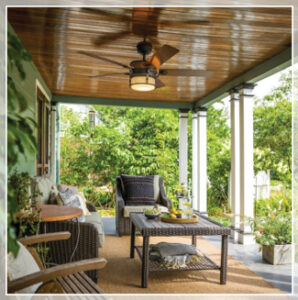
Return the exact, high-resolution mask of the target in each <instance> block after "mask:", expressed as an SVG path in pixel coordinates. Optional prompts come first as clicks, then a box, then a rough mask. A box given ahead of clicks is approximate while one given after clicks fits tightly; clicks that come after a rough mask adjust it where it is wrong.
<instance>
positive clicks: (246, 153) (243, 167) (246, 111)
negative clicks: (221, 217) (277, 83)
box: [239, 84, 254, 244]
mask: <svg viewBox="0 0 298 300" xmlns="http://www.w3.org/2000/svg"><path fill="white" fill-rule="evenodd" d="M253 87H254V85H252V84H244V85H242V86H241V87H240V89H239V94H240V100H239V123H240V126H239V130H240V131H239V133H240V213H241V216H242V217H241V219H242V221H244V222H241V224H240V229H241V233H240V235H239V241H240V243H242V244H252V243H254V237H253V235H252V234H251V228H250V226H249V223H248V222H245V220H246V218H247V217H248V218H253V217H254V197H253V194H254V193H253V180H254V165H253V150H254V147H253V94H252V90H253ZM243 216H244V217H243Z"/></svg>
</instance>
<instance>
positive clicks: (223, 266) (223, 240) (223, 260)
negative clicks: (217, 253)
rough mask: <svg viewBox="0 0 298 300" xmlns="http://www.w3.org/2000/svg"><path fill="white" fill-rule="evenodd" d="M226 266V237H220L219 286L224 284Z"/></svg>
mask: <svg viewBox="0 0 298 300" xmlns="http://www.w3.org/2000/svg"><path fill="white" fill-rule="evenodd" d="M227 264H228V236H227V235H222V236H221V266H220V284H226V280H227Z"/></svg>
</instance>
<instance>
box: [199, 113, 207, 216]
mask: <svg viewBox="0 0 298 300" xmlns="http://www.w3.org/2000/svg"><path fill="white" fill-rule="evenodd" d="M197 134H198V140H197V143H198V187H197V188H198V210H199V211H200V212H201V213H203V214H207V108H200V109H199V111H198V120H197Z"/></svg>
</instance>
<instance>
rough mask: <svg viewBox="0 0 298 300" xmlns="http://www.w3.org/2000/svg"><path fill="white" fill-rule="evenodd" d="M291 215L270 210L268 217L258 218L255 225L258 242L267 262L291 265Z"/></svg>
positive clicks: (277, 210)
mask: <svg viewBox="0 0 298 300" xmlns="http://www.w3.org/2000/svg"><path fill="white" fill-rule="evenodd" d="M291 220H292V219H291V213H290V212H280V210H279V209H270V208H269V213H268V215H267V216H264V217H259V218H257V219H256V220H255V221H254V222H253V223H254V224H253V227H254V235H255V237H256V242H257V243H258V244H260V249H262V257H263V259H264V260H265V261H267V262H269V263H271V264H273V265H277V264H289V263H291V261H292V245H291V242H292V226H291Z"/></svg>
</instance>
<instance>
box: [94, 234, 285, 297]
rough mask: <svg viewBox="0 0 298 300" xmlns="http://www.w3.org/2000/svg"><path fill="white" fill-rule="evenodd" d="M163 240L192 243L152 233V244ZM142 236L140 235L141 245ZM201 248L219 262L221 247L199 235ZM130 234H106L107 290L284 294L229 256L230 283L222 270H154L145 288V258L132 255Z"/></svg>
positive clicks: (103, 275)
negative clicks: (223, 281) (223, 280)
mask: <svg viewBox="0 0 298 300" xmlns="http://www.w3.org/2000/svg"><path fill="white" fill-rule="evenodd" d="M160 241H167V242H178V243H188V244H190V242H191V238H190V237H151V238H150V244H155V243H158V242H160ZM141 243H142V238H141V237H139V236H137V237H136V244H137V245H141ZM197 246H198V248H199V249H200V250H201V251H202V252H204V253H205V254H206V255H207V256H209V257H210V258H211V259H212V260H213V261H215V262H216V263H217V264H218V265H219V264H220V249H219V248H217V247H216V246H214V245H212V244H211V243H210V242H208V241H206V240H205V239H203V238H201V237H199V238H198V242H197ZM129 250H130V237H129V236H123V237H117V236H111V235H107V236H106V241H105V245H104V248H102V249H100V251H99V252H100V256H101V257H105V258H106V259H107V261H108V263H107V265H106V266H105V268H103V269H101V270H99V280H98V285H99V286H100V287H101V288H102V289H103V291H104V292H105V293H107V294H123V293H124V294H125V293H128V294H147V293H148V294H155V293H159V294H163V293H171V294H188V293H191V294H206V293H208V294H209V293H211V294H214V293H221V294H228V293H229V294H230V293H231V294H248V293H249V294H283V292H281V291H280V290H279V289H277V288H275V287H273V286H272V285H271V284H269V283H268V282H267V281H265V280H264V279H263V278H262V277H260V276H259V275H257V274H256V273H254V272H252V271H251V270H249V269H248V268H247V267H246V266H245V265H243V264H241V263H240V262H239V261H237V260H235V259H233V258H232V257H230V256H229V257H228V274H227V284H226V285H221V284H219V270H208V271H207V270H203V271H170V272H150V273H149V280H148V288H146V289H143V288H141V261H140V259H139V257H138V254H137V253H135V258H133V259H130V258H129Z"/></svg>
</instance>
